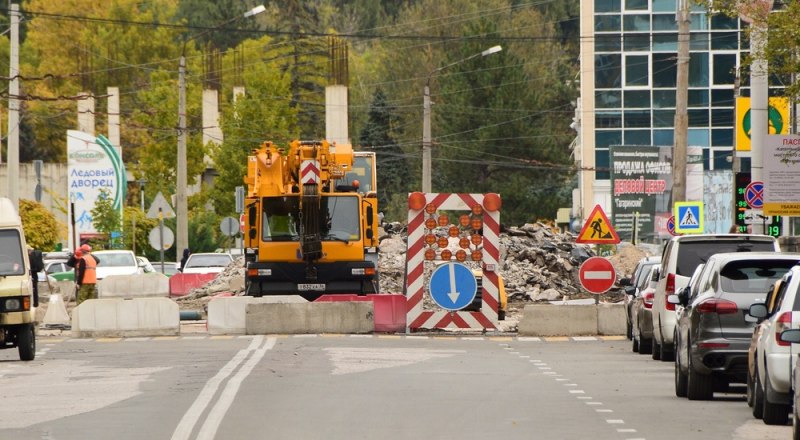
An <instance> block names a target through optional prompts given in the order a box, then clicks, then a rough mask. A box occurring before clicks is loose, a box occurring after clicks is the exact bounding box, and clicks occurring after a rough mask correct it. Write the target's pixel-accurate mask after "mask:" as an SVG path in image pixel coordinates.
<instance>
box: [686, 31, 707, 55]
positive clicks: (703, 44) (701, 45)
mask: <svg viewBox="0 0 800 440" xmlns="http://www.w3.org/2000/svg"><path fill="white" fill-rule="evenodd" d="M708 39H709V36H708V32H700V33H695V34H690V35H689V50H692V51H695V50H697V51H706V50H708Z"/></svg>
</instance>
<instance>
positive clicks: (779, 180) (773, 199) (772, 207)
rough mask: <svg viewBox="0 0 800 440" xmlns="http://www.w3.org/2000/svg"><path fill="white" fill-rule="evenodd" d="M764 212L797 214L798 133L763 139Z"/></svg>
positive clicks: (799, 179)
mask: <svg viewBox="0 0 800 440" xmlns="http://www.w3.org/2000/svg"><path fill="white" fill-rule="evenodd" d="M763 154H764V169H763V178H764V194H763V202H764V214H766V215H786V216H800V136H798V135H788V136H767V137H766V138H765V140H764V151H763Z"/></svg>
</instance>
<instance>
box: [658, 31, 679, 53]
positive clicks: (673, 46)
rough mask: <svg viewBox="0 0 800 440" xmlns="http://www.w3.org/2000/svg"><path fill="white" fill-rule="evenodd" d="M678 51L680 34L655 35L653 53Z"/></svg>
mask: <svg viewBox="0 0 800 440" xmlns="http://www.w3.org/2000/svg"><path fill="white" fill-rule="evenodd" d="M676 50H678V34H654V35H653V52H675V51H676Z"/></svg>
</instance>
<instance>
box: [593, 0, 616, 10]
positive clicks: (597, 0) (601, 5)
mask: <svg viewBox="0 0 800 440" xmlns="http://www.w3.org/2000/svg"><path fill="white" fill-rule="evenodd" d="M619 1H620V0H594V12H620V2H619Z"/></svg>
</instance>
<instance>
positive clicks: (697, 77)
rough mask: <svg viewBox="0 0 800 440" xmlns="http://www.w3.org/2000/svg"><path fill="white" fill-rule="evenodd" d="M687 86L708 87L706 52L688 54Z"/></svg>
mask: <svg viewBox="0 0 800 440" xmlns="http://www.w3.org/2000/svg"><path fill="white" fill-rule="evenodd" d="M689 87H708V54H707V53H691V54H690V55H689Z"/></svg>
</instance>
